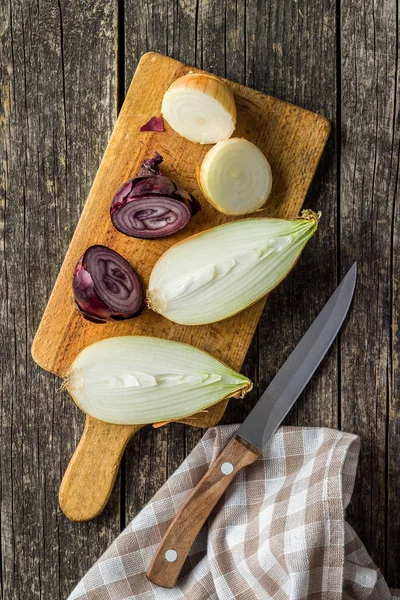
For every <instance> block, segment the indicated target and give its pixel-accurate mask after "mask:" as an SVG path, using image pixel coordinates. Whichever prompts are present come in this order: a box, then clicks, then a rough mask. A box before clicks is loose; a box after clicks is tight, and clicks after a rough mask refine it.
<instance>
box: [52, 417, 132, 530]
mask: <svg viewBox="0 0 400 600" xmlns="http://www.w3.org/2000/svg"><path fill="white" fill-rule="evenodd" d="M142 427H143V425H111V424H110V423H103V422H102V421H98V420H97V419H93V418H92V417H89V416H88V417H86V422H85V429H84V431H83V434H82V437H81V440H80V442H79V444H78V446H77V448H76V450H75V452H74V454H73V456H72V458H71V460H70V463H69V465H68V468H67V470H66V471H65V474H64V477H63V480H62V482H61V486H60V491H59V495H58V499H59V503H60V507H61V510H62V511H63V513H64V514H65V515H66V516H67V517H68V518H69V519H71V521H88V520H89V519H93V518H94V517H96V516H97V515H98V514H99V513H100V512H101V511H102V510H103V508H104V507H105V505H106V504H107V501H108V498H109V497H110V494H111V490H112V489H113V486H114V482H115V478H116V476H117V473H118V469H119V465H120V462H121V458H122V455H123V453H124V450H125V447H126V445H127V443H128V442H129V440H130V438H131V437H132V435H133V434H134V433H135V432H136V431H138V430H139V429H141V428H142Z"/></svg>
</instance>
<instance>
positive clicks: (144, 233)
mask: <svg viewBox="0 0 400 600" xmlns="http://www.w3.org/2000/svg"><path fill="white" fill-rule="evenodd" d="M162 160H163V159H162V156H160V155H159V154H158V153H157V152H156V153H155V156H154V158H152V159H149V160H145V161H144V163H143V165H142V168H141V169H140V171H139V174H138V176H137V177H135V178H134V179H130V180H129V181H127V182H126V183H124V185H123V186H122V187H120V189H119V190H118V191H117V193H116V195H115V197H114V200H113V202H112V205H111V220H112V222H113V225H114V227H116V229H118V231H120V232H121V233H124V234H125V235H129V236H131V237H137V238H147V239H154V238H159V237H165V236H168V235H172V234H174V233H177V232H178V231H180V230H181V229H183V228H184V227H186V225H187V224H188V223H189V221H190V219H191V218H192V216H193V215H194V214H196V212H197V211H198V210H199V209H200V205H199V203H198V202H197V200H196V199H195V198H194V197H193V196H192V195H191V194H189V192H188V191H186V190H185V189H184V188H183V187H182V186H180V185H179V184H178V183H176V182H175V181H174V180H173V179H171V178H170V177H165V176H163V175H162V174H161V171H160V168H159V164H160V163H161V162H162Z"/></svg>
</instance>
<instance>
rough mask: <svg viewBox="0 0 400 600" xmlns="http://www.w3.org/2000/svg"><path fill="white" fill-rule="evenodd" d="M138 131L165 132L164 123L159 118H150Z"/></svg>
mask: <svg viewBox="0 0 400 600" xmlns="http://www.w3.org/2000/svg"><path fill="white" fill-rule="evenodd" d="M140 131H165V129H164V122H163V120H162V118H161V117H151V119H150V120H149V121H147V123H145V124H144V125H142V126H141V128H140Z"/></svg>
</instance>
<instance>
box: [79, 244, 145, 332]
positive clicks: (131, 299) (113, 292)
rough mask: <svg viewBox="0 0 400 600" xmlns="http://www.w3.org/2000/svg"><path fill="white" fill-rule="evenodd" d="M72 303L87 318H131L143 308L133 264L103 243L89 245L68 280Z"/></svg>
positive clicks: (107, 319)
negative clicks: (101, 244)
mask: <svg viewBox="0 0 400 600" xmlns="http://www.w3.org/2000/svg"><path fill="white" fill-rule="evenodd" d="M72 289H73V292H74V300H75V304H76V306H77V307H78V309H79V310H80V312H81V313H82V315H83V316H84V317H85V319H87V320H88V321H92V322H93V323H106V322H107V321H119V320H124V319H131V318H132V317H136V316H137V315H139V314H140V313H141V312H142V310H143V308H144V296H145V294H144V289H143V286H142V283H141V281H140V279H139V276H138V275H137V273H136V271H135V270H134V269H133V267H132V266H131V265H130V264H129V263H128V261H126V260H125V258H123V257H122V256H121V255H120V254H118V252H115V251H114V250H111V248H107V247H106V246H90V248H88V249H87V250H86V252H85V253H84V254H83V256H81V258H80V259H79V262H78V264H77V265H76V268H75V272H74V276H73V279H72Z"/></svg>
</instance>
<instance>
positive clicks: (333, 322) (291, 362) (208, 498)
mask: <svg viewBox="0 0 400 600" xmlns="http://www.w3.org/2000/svg"><path fill="white" fill-rule="evenodd" d="M356 278H357V264H356V263H354V264H353V266H352V267H351V268H350V270H349V271H348V272H347V274H346V275H345V277H344V278H343V280H342V281H341V283H340V284H339V286H338V287H337V288H336V290H335V292H334V293H333V294H332V296H331V297H330V298H329V300H328V302H327V303H326V304H325V306H324V308H323V309H322V310H321V312H320V313H319V315H318V316H317V318H316V319H315V320H314V322H313V323H312V325H311V326H310V327H309V329H308V330H307V331H306V333H305V334H304V336H303V337H302V339H301V340H300V342H299V343H298V344H297V346H296V347H295V349H294V350H293V352H292V353H291V354H290V356H289V358H288V359H287V360H286V362H285V363H284V364H283V366H282V367H281V368H280V370H279V371H278V373H277V374H276V376H275V377H274V379H273V380H272V381H271V383H270V384H269V386H268V387H267V389H266V390H265V392H264V393H263V394H262V396H261V397H260V399H259V400H258V402H257V404H256V405H255V407H254V408H253V410H252V411H251V412H250V413H249V415H248V416H247V418H246V419H245V420H244V421H243V423H242V425H241V426H240V428H239V429H238V431H237V432H236V434H235V436H234V437H233V439H232V440H231V441H230V442H229V443H228V445H227V446H226V447H225V448H224V450H223V451H222V452H221V454H220V455H219V456H218V458H217V459H216V460H215V462H214V463H213V464H212V465H211V467H210V468H209V469H208V471H207V473H206V474H205V475H204V476H203V478H202V479H201V480H200V482H199V483H198V484H197V486H196V487H195V488H194V490H193V491H192V493H191V494H190V495H189V497H188V498H187V499H186V500H185V502H184V503H183V505H182V507H181V508H180V509H179V511H178V513H177V514H176V516H175V518H174V519H173V521H172V522H171V524H170V525H169V527H168V529H167V531H166V533H165V534H164V537H163V538H162V540H161V542H160V544H159V546H158V548H157V550H156V553H155V555H154V557H153V560H152V561H151V564H150V566H149V568H148V570H147V577H148V579H149V580H150V581H151V582H152V583H155V584H156V585H160V586H162V587H167V588H172V587H174V585H175V584H176V582H177V579H178V577H179V573H180V571H181V569H182V566H183V563H184V561H185V559H186V556H187V554H188V552H189V550H190V548H191V546H192V544H193V542H194V540H195V538H196V536H197V534H198V532H199V531H200V529H201V527H202V526H203V524H204V523H205V521H206V519H207V517H208V516H209V514H210V512H211V511H212V509H213V508H214V506H215V505H216V503H217V502H218V500H219V499H220V498H221V496H222V495H223V493H224V492H225V490H226V489H227V487H228V486H229V484H230V482H231V481H232V479H233V478H234V477H235V476H236V474H237V473H238V471H239V470H240V469H242V468H243V467H245V466H246V465H249V464H251V463H253V462H254V461H255V460H256V459H257V458H258V456H259V455H260V454H261V451H262V448H263V447H264V446H265V444H266V443H268V440H269V439H270V438H271V436H272V435H273V434H274V432H275V431H276V429H277V428H278V427H279V425H280V424H281V422H282V421H283V419H284V418H285V416H286V415H287V413H288V412H289V410H290V409H291V407H292V406H293V405H294V403H295V402H296V400H297V399H298V397H299V396H300V394H301V392H302V391H303V389H304V388H305V386H306V385H307V383H308V381H309V380H310V379H311V377H312V375H313V374H314V372H315V370H316V369H317V367H318V365H319V364H320V362H321V360H322V359H323V357H324V356H325V354H326V353H327V351H328V350H329V348H330V346H331V345H332V343H333V341H334V339H335V337H336V335H337V334H338V332H339V329H340V327H341V326H342V324H343V321H344V319H345V317H346V314H347V312H348V310H349V308H350V304H351V300H352V298H353V294H354V289H355V284H356Z"/></svg>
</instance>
